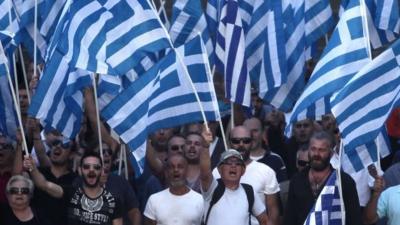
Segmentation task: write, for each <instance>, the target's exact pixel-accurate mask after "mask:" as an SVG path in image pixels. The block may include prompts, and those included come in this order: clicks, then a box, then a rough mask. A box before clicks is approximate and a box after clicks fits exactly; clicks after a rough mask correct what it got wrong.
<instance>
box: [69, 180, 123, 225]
mask: <svg viewBox="0 0 400 225" xmlns="http://www.w3.org/2000/svg"><path fill="white" fill-rule="evenodd" d="M64 201H66V203H67V207H68V224H70V225H87V224H96V225H111V224H112V221H113V220H114V219H116V218H119V217H121V216H122V213H121V203H120V201H119V200H118V199H117V198H115V196H114V195H113V194H112V193H111V192H109V191H108V190H107V189H103V191H102V193H101V194H100V195H99V196H98V197H97V198H95V199H92V198H90V197H89V196H87V195H86V194H85V193H84V191H83V189H82V188H80V187H79V188H70V189H64Z"/></svg>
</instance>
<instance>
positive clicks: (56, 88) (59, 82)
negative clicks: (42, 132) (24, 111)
mask: <svg viewBox="0 0 400 225" xmlns="http://www.w3.org/2000/svg"><path fill="white" fill-rule="evenodd" d="M90 85H91V77H90V75H89V73H88V72H86V71H83V70H79V69H78V70H76V69H73V70H71V69H70V67H69V65H68V62H67V61H66V60H65V59H64V58H63V56H62V55H60V54H58V53H57V52H55V53H54V54H53V55H52V57H51V58H50V59H49V61H48V62H47V64H46V67H45V69H44V71H43V74H42V75H41V77H40V82H39V85H38V87H37V89H36V93H35V95H34V96H33V97H32V101H31V105H30V106H29V110H28V114H29V115H30V116H32V117H35V118H37V119H39V120H40V122H41V124H42V125H43V127H45V128H54V129H56V130H58V131H60V132H61V133H62V134H63V136H65V137H68V138H70V139H74V138H75V137H76V135H77V134H78V132H79V129H80V126H81V120H82V113H83V108H82V107H83V93H82V89H83V88H84V87H87V86H90Z"/></svg>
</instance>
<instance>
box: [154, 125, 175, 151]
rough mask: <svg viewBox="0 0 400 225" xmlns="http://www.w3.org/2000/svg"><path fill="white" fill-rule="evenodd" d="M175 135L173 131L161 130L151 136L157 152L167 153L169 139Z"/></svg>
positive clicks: (168, 129) (170, 129)
mask: <svg viewBox="0 0 400 225" xmlns="http://www.w3.org/2000/svg"><path fill="white" fill-rule="evenodd" d="M172 135H173V129H172V128H167V129H159V130H157V131H156V132H155V133H153V134H152V135H151V140H152V144H153V146H154V148H155V150H156V151H166V150H167V144H168V143H167V142H168V140H169V138H170V137H171V136H172Z"/></svg>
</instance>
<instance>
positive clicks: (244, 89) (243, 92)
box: [215, 0, 250, 107]
mask: <svg viewBox="0 0 400 225" xmlns="http://www.w3.org/2000/svg"><path fill="white" fill-rule="evenodd" d="M216 41H217V44H216V46H215V55H216V69H217V70H218V71H220V72H222V73H223V74H224V77H225V79H224V80H225V97H226V98H227V99H229V100H230V101H231V102H235V103H237V104H240V105H244V106H248V107H249V106H250V77H249V74H248V71H247V64H246V59H245V47H246V46H245V37H244V30H243V25H242V18H241V13H240V10H239V4H238V2H237V0H224V3H223V7H222V11H221V20H220V22H219V24H218V33H217V37H216Z"/></svg>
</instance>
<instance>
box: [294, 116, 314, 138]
mask: <svg viewBox="0 0 400 225" xmlns="http://www.w3.org/2000/svg"><path fill="white" fill-rule="evenodd" d="M313 131H314V127H313V122H312V121H311V120H308V119H306V120H301V121H298V122H297V123H295V124H294V127H293V135H294V137H295V138H296V140H297V141H298V142H300V143H307V142H308V140H309V139H310V137H311V135H312V133H313Z"/></svg>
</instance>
